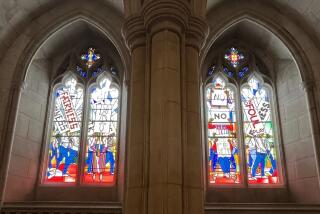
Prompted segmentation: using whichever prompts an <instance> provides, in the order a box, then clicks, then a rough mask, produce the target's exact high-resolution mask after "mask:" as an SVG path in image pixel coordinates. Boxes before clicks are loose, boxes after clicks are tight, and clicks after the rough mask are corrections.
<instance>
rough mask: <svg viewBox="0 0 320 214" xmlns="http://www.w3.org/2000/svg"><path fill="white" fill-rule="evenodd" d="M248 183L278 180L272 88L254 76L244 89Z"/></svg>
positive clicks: (271, 182)
mask: <svg viewBox="0 0 320 214" xmlns="http://www.w3.org/2000/svg"><path fill="white" fill-rule="evenodd" d="M241 103H242V110H243V131H244V135H245V136H244V140H245V146H246V160H247V171H248V180H249V184H276V183H279V176H278V169H277V161H278V159H277V151H276V149H277V145H276V141H275V136H274V131H273V121H272V109H271V108H272V103H271V94H270V90H269V89H268V88H267V87H265V86H263V85H262V80H259V79H258V78H257V77H256V76H252V77H251V78H250V79H249V80H248V84H246V85H245V87H243V88H242V90H241Z"/></svg>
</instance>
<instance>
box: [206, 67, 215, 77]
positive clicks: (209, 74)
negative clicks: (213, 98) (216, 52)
mask: <svg viewBox="0 0 320 214" xmlns="http://www.w3.org/2000/svg"><path fill="white" fill-rule="evenodd" d="M215 70H216V66H215V65H212V66H210V67H209V68H208V73H207V76H211V75H212V74H213V73H214V71H215Z"/></svg>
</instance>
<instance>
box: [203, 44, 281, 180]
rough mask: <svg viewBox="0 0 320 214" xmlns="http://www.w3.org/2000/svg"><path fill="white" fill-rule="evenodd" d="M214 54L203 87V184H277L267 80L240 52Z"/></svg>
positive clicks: (275, 138)
mask: <svg viewBox="0 0 320 214" xmlns="http://www.w3.org/2000/svg"><path fill="white" fill-rule="evenodd" d="M217 55H218V57H216V58H215V61H214V63H215V64H214V68H215V69H212V68H213V66H210V67H209V69H208V72H207V74H206V87H205V98H206V104H205V107H206V111H205V112H206V113H205V115H206V130H207V131H206V134H207V135H206V137H207V139H206V140H207V144H206V146H207V154H208V160H207V166H208V183H209V185H213V186H214V185H215V186H217V185H229V186H230V185H236V186H237V185H238V186H240V184H248V185H251V186H254V185H256V186H261V185H267V186H272V185H273V186H274V185H277V184H280V185H282V184H283V182H282V178H281V170H279V168H281V165H280V163H279V155H280V154H279V142H278V139H279V137H278V135H277V130H276V126H275V121H274V118H275V115H274V112H275V110H274V108H275V107H274V104H273V99H272V98H273V97H272V93H273V89H272V87H271V86H270V85H269V84H267V83H265V81H264V80H267V82H269V81H270V80H268V77H267V76H264V75H261V74H260V72H259V71H258V69H259V67H258V65H257V64H256V63H255V60H251V61H249V60H248V56H249V54H248V53H247V52H246V51H242V50H241V49H237V48H235V47H232V48H230V49H227V50H226V51H224V53H223V54H217ZM250 56H251V57H253V58H254V56H252V55H250ZM219 57H221V58H219ZM262 67H263V66H262ZM249 68H250V69H249ZM251 68H254V71H252V70H251ZM263 68H264V67H263ZM237 94H239V95H237ZM279 172H280V173H279Z"/></svg>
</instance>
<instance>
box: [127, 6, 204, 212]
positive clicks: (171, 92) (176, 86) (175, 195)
mask: <svg viewBox="0 0 320 214" xmlns="http://www.w3.org/2000/svg"><path fill="white" fill-rule="evenodd" d="M133 19H136V21H133ZM138 20H139V21H138ZM133 22H134V24H133ZM198 25H199V26H198ZM206 27H207V26H206V24H205V22H204V21H203V20H202V19H200V18H195V17H193V16H192V12H191V11H190V5H189V4H188V2H187V1H183V0H161V1H151V0H149V1H146V2H145V4H144V5H143V8H142V10H141V11H140V13H139V14H136V15H135V16H131V17H128V21H127V23H126V24H125V26H124V28H123V29H124V30H123V31H124V36H125V39H126V41H127V42H128V46H129V48H130V50H131V55H132V76H131V85H130V86H129V87H131V92H130V101H129V102H130V115H131V117H130V122H129V127H128V128H129V131H128V133H129V134H128V137H129V139H128V150H127V151H128V153H127V165H126V168H127V171H126V172H127V173H126V175H125V179H126V196H125V205H124V207H125V209H124V213H126V214H129V213H130V214H132V213H134V214H135V213H137V214H141V213H145V214H147V213H148V214H182V213H190V214H191V213H203V203H204V201H203V198H204V196H203V175H202V167H203V166H202V153H201V151H202V149H201V148H202V147H201V131H200V127H201V122H200V103H201V100H200V91H199V89H200V85H199V61H198V57H199V50H200V47H201V44H202V42H203V41H204V39H205V35H206ZM133 29H134V30H133ZM134 33H136V34H137V35H136V36H135V37H134V36H133V34H134ZM143 35H145V37H143ZM133 38H135V41H140V44H142V43H143V42H142V40H143V39H142V38H145V39H144V41H145V43H143V44H144V45H143V46H140V47H139V48H137V47H136V48H133V47H132V45H131V43H130V41H132V40H134V39H133ZM141 57H143V58H144V59H145V60H143V59H141ZM135 61H138V62H135ZM140 63H144V65H145V67H144V69H141V67H143V65H141V64H140ZM138 65H139V66H138ZM137 67H139V68H140V69H138V70H139V72H137V71H135V69H137ZM140 71H141V72H140ZM142 72H144V73H142ZM136 78H138V79H141V80H140V81H139V82H140V83H141V85H140V84H139V85H137V83H136V81H135V80H134V79H136ZM138 88H139V89H138ZM141 90H144V91H141ZM142 94H144V95H145V97H141V96H142ZM134 106H136V108H137V109H135V107H134ZM138 109H139V110H141V111H142V112H140V111H138ZM141 118H144V120H143V119H141ZM138 121H139V122H138ZM137 126H138V127H137ZM142 129H143V131H142ZM137 138H139V139H137ZM140 138H141V139H140ZM139 142H141V143H139ZM133 147H137V148H133ZM137 159H139V161H138V160H137ZM132 161H134V162H132ZM141 161H142V162H141ZM143 161H144V163H143ZM137 163H139V165H138V166H137ZM132 168H134V169H132Z"/></svg>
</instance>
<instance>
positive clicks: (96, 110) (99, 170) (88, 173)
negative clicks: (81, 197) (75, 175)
mask: <svg viewBox="0 0 320 214" xmlns="http://www.w3.org/2000/svg"><path fill="white" fill-rule="evenodd" d="M118 102H119V90H118V88H117V87H115V86H114V85H112V84H111V80H110V79H109V78H108V77H106V76H103V78H101V79H98V83H96V84H94V85H93V86H92V87H91V88H90V104H89V123H88V135H87V136H88V137H87V144H86V165H85V168H84V182H86V183H113V182H114V172H115V167H116V158H115V157H116V153H117V130H118V113H119V104H118Z"/></svg>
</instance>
